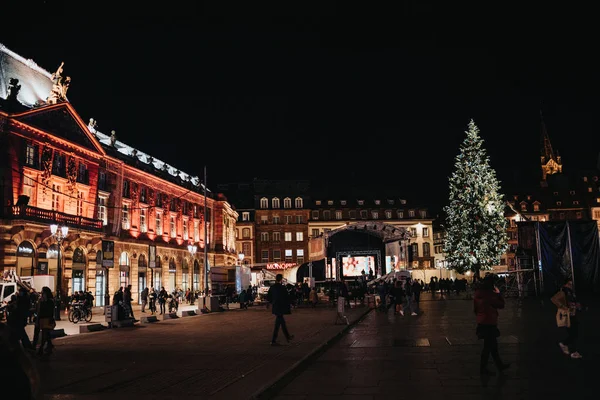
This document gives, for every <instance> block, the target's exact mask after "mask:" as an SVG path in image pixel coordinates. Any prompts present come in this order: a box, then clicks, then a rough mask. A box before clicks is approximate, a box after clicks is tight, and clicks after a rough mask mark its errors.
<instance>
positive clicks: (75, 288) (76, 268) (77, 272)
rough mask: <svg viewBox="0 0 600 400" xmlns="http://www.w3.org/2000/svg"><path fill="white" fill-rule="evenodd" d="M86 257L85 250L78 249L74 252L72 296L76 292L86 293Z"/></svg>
mask: <svg viewBox="0 0 600 400" xmlns="http://www.w3.org/2000/svg"><path fill="white" fill-rule="evenodd" d="M86 264H87V263H86V256H85V253H84V252H83V249H82V248H80V247H78V248H76V249H75V251H74V252H73V266H72V275H71V294H73V293H75V292H79V291H82V292H86V291H87V288H86V284H85V271H86V267H87V265H86Z"/></svg>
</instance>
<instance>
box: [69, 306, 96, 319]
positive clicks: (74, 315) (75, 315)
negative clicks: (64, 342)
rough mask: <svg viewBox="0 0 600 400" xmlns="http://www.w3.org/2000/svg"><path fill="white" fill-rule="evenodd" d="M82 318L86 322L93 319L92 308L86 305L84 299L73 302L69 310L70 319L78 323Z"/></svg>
mask: <svg viewBox="0 0 600 400" xmlns="http://www.w3.org/2000/svg"><path fill="white" fill-rule="evenodd" d="M82 320H83V321H85V322H90V321H91V320H92V309H91V308H89V307H86V306H85V305H84V303H83V302H82V301H79V302H74V303H72V304H71V309H70V310H69V321H70V322H72V323H74V324H76V323H78V322H79V321H82Z"/></svg>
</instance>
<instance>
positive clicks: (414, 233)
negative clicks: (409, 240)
mask: <svg viewBox="0 0 600 400" xmlns="http://www.w3.org/2000/svg"><path fill="white" fill-rule="evenodd" d="M410 237H417V228H410Z"/></svg>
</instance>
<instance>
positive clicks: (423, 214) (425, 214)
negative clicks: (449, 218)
mask: <svg viewBox="0 0 600 400" xmlns="http://www.w3.org/2000/svg"><path fill="white" fill-rule="evenodd" d="M419 215H420V216H421V218H423V219H425V218H427V211H425V210H421V211H419Z"/></svg>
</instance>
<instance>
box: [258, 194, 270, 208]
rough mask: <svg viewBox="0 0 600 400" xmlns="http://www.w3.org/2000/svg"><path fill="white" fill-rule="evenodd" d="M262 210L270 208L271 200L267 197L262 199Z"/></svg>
mask: <svg viewBox="0 0 600 400" xmlns="http://www.w3.org/2000/svg"><path fill="white" fill-rule="evenodd" d="M260 208H263V209H267V208H269V199H267V198H266V197H263V198H262V199H260Z"/></svg>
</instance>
